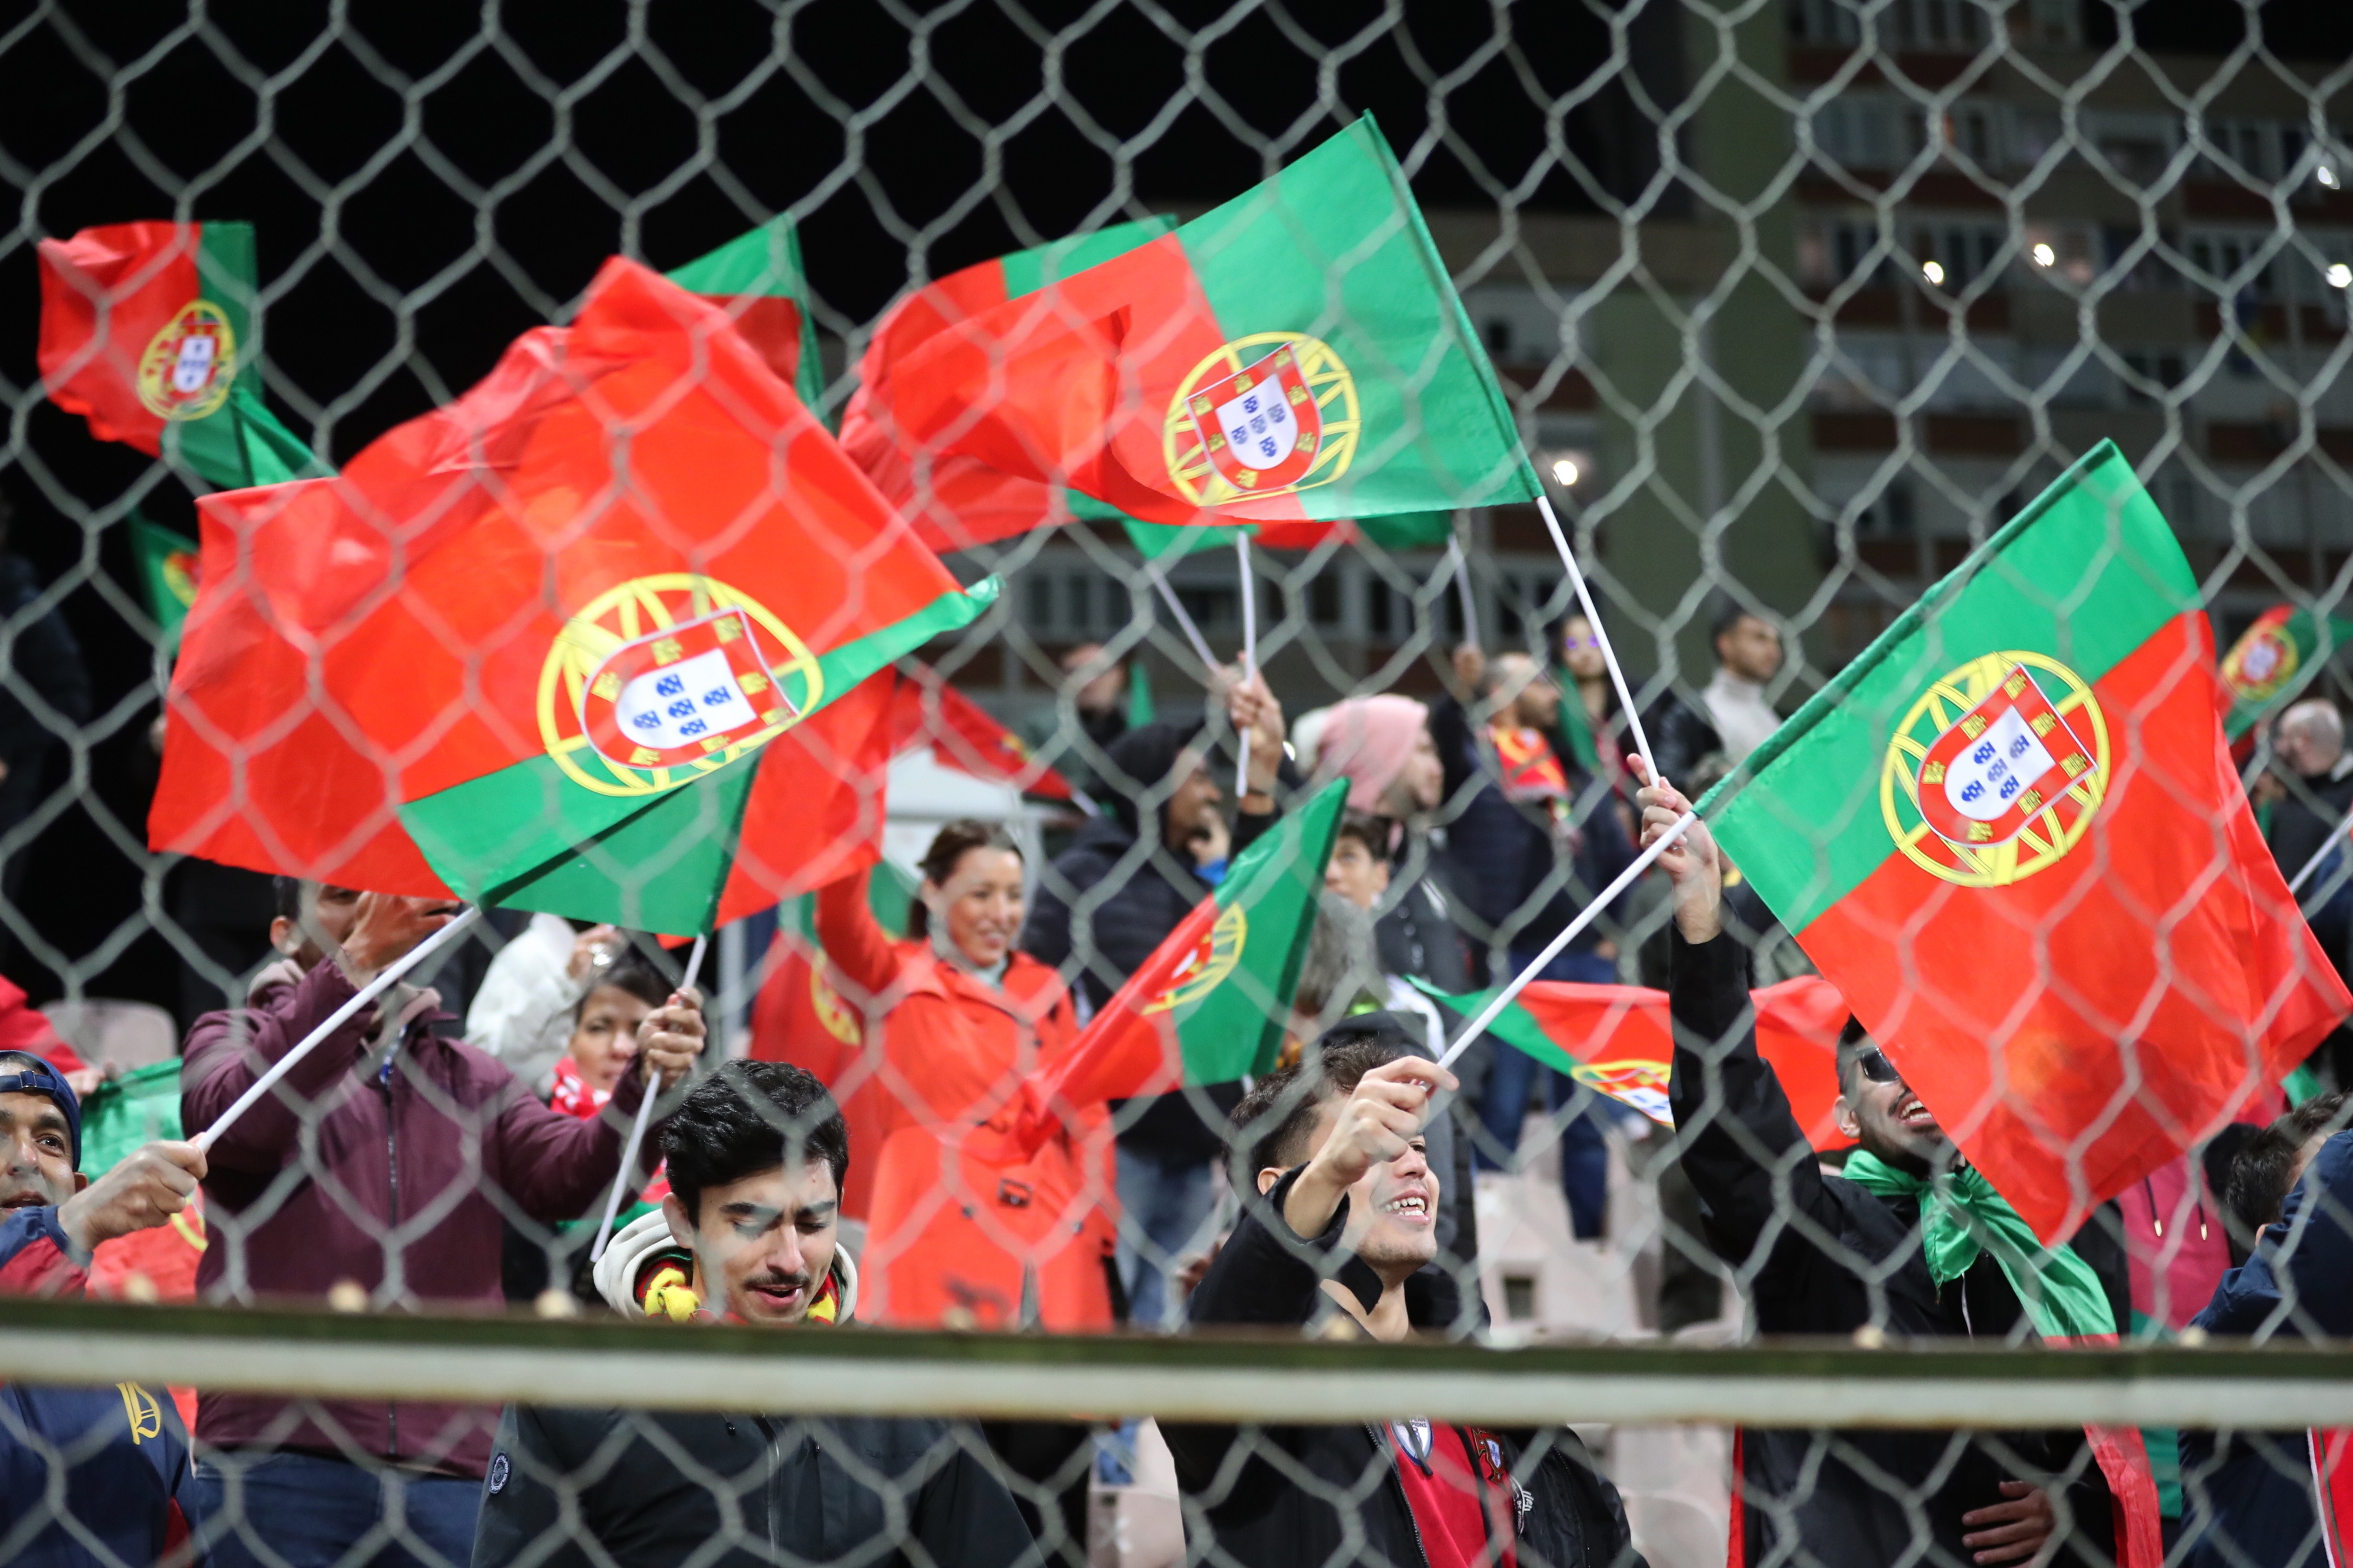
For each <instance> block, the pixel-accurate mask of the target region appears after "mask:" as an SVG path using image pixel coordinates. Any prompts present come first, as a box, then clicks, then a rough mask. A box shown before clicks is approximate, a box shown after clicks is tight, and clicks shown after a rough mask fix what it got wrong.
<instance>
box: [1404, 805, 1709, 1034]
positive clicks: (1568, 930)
mask: <svg viewBox="0 0 2353 1568" xmlns="http://www.w3.org/2000/svg"><path fill="white" fill-rule="evenodd" d="M1698 820H1699V814H1698V813H1697V812H1695V811H1686V812H1684V813H1683V815H1682V816H1679V817H1677V818H1676V819H1675V822H1674V826H1672V827H1670V828H1668V829H1667V830H1666V831H1665V832H1664V833H1662V834H1661V835H1659V841H1658V842H1657V843H1655V844H1653V845H1651V847H1649V848H1648V849H1645V850H1643V851H1642V852H1641V854H1640V855H1637V856H1635V857H1634V863H1633V864H1632V865H1630V866H1629V867H1627V868H1625V869H1624V870H1623V871H1620V872H1619V873H1618V879H1617V880H1616V881H1614V882H1612V883H1610V884H1609V886H1608V887H1606V888H1604V889H1601V891H1600V893H1599V895H1597V896H1596V897H1595V898H1594V900H1593V901H1592V902H1590V903H1588V904H1587V905H1586V906H1585V907H1584V908H1583V909H1581V910H1577V918H1576V919H1575V920H1573V921H1569V922H1568V923H1567V925H1565V926H1563V927H1561V929H1560V934H1559V935H1558V936H1556V937H1555V938H1553V939H1552V940H1551V941H1550V942H1546V943H1545V950H1544V951H1543V952H1540V953H1537V954H1536V956H1535V962H1534V963H1530V964H1529V965H1528V966H1527V967H1526V968H1525V969H1523V970H1521V971H1520V972H1519V973H1517V974H1515V975H1514V976H1513V977H1512V980H1511V983H1510V984H1507V985H1505V986H1504V988H1503V989H1502V990H1501V991H1498V992H1497V993H1495V994H1494V995H1493V996H1491V997H1489V998H1488V999H1487V1005H1485V1006H1484V1007H1482V1008H1480V1009H1479V1016H1477V1017H1475V1018H1472V1020H1471V1022H1470V1023H1469V1024H1467V1025H1465V1026H1463V1030H1462V1033H1461V1034H1460V1035H1458V1036H1456V1037H1455V1039H1454V1043H1453V1044H1452V1045H1451V1046H1449V1047H1446V1054H1445V1055H1444V1056H1442V1057H1440V1058H1438V1065H1439V1066H1440V1067H1442V1068H1446V1067H1452V1066H1453V1065H1454V1058H1457V1057H1459V1056H1461V1054H1462V1053H1463V1052H1464V1051H1467V1050H1469V1049H1470V1048H1471V1042H1472V1041H1473V1040H1475V1039H1477V1038H1478V1037H1480V1036H1481V1035H1482V1034H1484V1033H1485V1032H1486V1029H1487V1026H1488V1025H1490V1024H1492V1023H1493V1022H1494V1021H1495V1020H1496V1018H1497V1017H1498V1016H1501V1015H1502V1013H1503V1011H1504V1008H1506V1007H1508V1006H1510V1005H1512V1000H1513V998H1514V997H1515V996H1517V995H1519V994H1520V993H1521V992H1522V991H1524V990H1525V989H1526V988H1527V984H1528V982H1529V981H1531V980H1534V979H1535V977H1536V976H1537V975H1539V974H1542V973H1544V969H1545V965H1546V964H1547V963H1551V962H1552V961H1553V960H1554V959H1555V958H1556V957H1558V956H1559V954H1560V950H1561V949H1563V948H1565V947H1567V945H1568V944H1569V942H1571V941H1573V940H1574V939H1575V938H1576V936H1577V932H1579V931H1583V930H1584V929H1585V928H1586V927H1587V926H1589V925H1591V924H1592V923H1593V922H1594V921H1596V920H1598V919H1599V918H1600V915H1601V911H1602V910H1605V909H1607V908H1609V900H1612V899H1614V898H1616V897H1617V896H1618V895H1619V894H1620V893H1622V892H1624V891H1625V890H1626V889H1628V888H1630V887H1632V886H1633V885H1634V879H1635V878H1637V877H1639V876H1641V874H1642V873H1643V872H1645V871H1647V870H1649V869H1650V868H1651V862H1652V861H1653V860H1656V859H1657V858H1659V857H1660V856H1662V855H1663V854H1665V853H1666V852H1667V851H1668V850H1669V849H1670V848H1672V847H1673V846H1674V844H1675V841H1676V840H1678V839H1680V838H1681V837H1683V835H1684V834H1685V833H1687V832H1689V831H1690V830H1691V825H1692V824H1693V823H1694V822H1697V821H1698Z"/></svg>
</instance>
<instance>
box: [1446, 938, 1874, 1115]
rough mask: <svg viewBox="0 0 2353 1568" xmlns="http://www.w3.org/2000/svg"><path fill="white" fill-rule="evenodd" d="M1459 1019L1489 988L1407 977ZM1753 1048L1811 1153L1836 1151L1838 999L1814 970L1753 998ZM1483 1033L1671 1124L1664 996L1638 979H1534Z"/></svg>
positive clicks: (1670, 1046) (1473, 1010)
mask: <svg viewBox="0 0 2353 1568" xmlns="http://www.w3.org/2000/svg"><path fill="white" fill-rule="evenodd" d="M1414 984H1417V985H1420V986H1421V989H1422V990H1423V991H1425V992H1427V993H1429V994H1430V996H1431V997H1433V998H1434V999H1436V1000H1437V1001H1438V1002H1439V1003H1440V1005H1443V1006H1445V1007H1447V1008H1448V1009H1450V1010H1451V1011H1452V1012H1454V1013H1457V1014H1459V1015H1461V1016H1462V1017H1464V1018H1472V1017H1476V1016H1478V1015H1479V1013H1480V1011H1481V1010H1482V1008H1484V1007H1485V1006H1486V1005H1487V1003H1488V1001H1489V999H1490V998H1492V997H1493V995H1494V993H1493V992H1492V991H1490V992H1485V993H1478V992H1473V993H1472V994H1468V995H1462V996H1454V995H1450V994H1447V993H1445V992H1443V991H1440V990H1438V989H1437V988H1436V987H1434V986H1430V985H1425V984H1422V983H1421V982H1419V981H1416V982H1415V983H1414ZM1754 999H1755V1002H1756V1005H1757V1054H1758V1055H1760V1056H1762V1057H1763V1058H1765V1060H1766V1062H1767V1064H1768V1065H1770V1066H1771V1068H1773V1076H1774V1077H1775V1078H1777V1079H1780V1081H1781V1092H1782V1093H1783V1094H1785V1095H1787V1096H1788V1100H1789V1109H1790V1110H1791V1111H1792V1112H1793V1113H1795V1115H1796V1116H1797V1119H1798V1125H1799V1127H1801V1128H1803V1129H1804V1130H1805V1133H1806V1141H1807V1142H1810V1143H1811V1144H1812V1145H1813V1146H1814V1147H1815V1148H1817V1149H1838V1148H1843V1147H1845V1145H1846V1143H1847V1140H1846V1139H1845V1138H1844V1137H1842V1136H1841V1135H1840V1132H1839V1130H1838V1124H1837V1123H1836V1122H1835V1121H1833V1120H1832V1119H1831V1105H1832V1103H1833V1102H1834V1101H1835V1100H1837V1099H1838V1096H1839V1085H1838V1039H1839V1031H1840V1030H1841V1029H1842V1028H1844V1027H1845V1026H1846V1020H1847V1008H1846V998H1845V997H1843V996H1841V995H1840V994H1839V993H1838V987H1837V986H1835V985H1832V984H1831V983H1830V982H1829V981H1827V980H1824V979H1822V978H1821V977H1820V976H1819V975H1813V974H1806V975H1800V976H1799V977H1798V978H1796V979H1794V980H1784V981H1782V982H1781V983H1780V984H1777V985H1768V986H1767V987H1765V988H1764V989H1763V990H1761V991H1758V992H1757V993H1756V994H1755V998H1754ZM1487 1032H1488V1033H1489V1034H1491V1035H1493V1036H1494V1037H1496V1038H1497V1039H1499V1040H1501V1041H1503V1042H1504V1044H1505V1045H1507V1046H1510V1047H1512V1048H1514V1050H1518V1051H1524V1052H1525V1053H1526V1054H1527V1055H1529V1056H1531V1057H1534V1058H1535V1059H1536V1060H1538V1061H1540V1062H1542V1063H1544V1064H1545V1065H1546V1067H1548V1068H1553V1069H1554V1070H1555V1071H1556V1072H1564V1073H1567V1075H1568V1076H1569V1077H1570V1078H1572V1079H1576V1080H1577V1082H1578V1083H1581V1084H1584V1085H1585V1086H1586V1087H1588V1089H1592V1090H1593V1091H1594V1092H1595V1093H1596V1094H1606V1095H1608V1096H1609V1098H1610V1099H1612V1100H1617V1101H1619V1102H1620V1103H1621V1104H1624V1105H1629V1106H1631V1107H1633V1109H1635V1110H1639V1111H1641V1113H1642V1114H1643V1115H1645V1116H1647V1117H1649V1118H1650V1119H1651V1121H1656V1122H1660V1123H1662V1125H1665V1126H1669V1127H1672V1126H1673V1125H1674V1113H1673V1110H1672V1108H1671V1106H1670V1105H1669V1103H1668V1098H1667V1097H1668V1089H1669V1085H1670V1084H1671V1083H1672V1079H1673V1072H1674V1062H1675V1041H1674V1024H1673V1020H1672V1018H1671V1017H1670V1016H1669V1015H1668V1011H1667V994H1666V993H1665V992H1663V991H1652V990H1650V989H1648V988H1647V987H1644V986H1641V985H1588V984H1581V983H1579V982H1576V981H1568V980H1534V981H1530V982H1529V983H1528V984H1525V985H1524V986H1522V987H1521V988H1520V994H1518V995H1517V996H1515V997H1514V998H1513V1000H1512V1001H1511V1003H1510V1004H1509V1005H1506V1006H1505V1007H1504V1010H1503V1011H1502V1012H1501V1013H1498V1014H1496V1015H1495V1018H1494V1021H1493V1023H1491V1024H1489V1025H1488V1026H1487Z"/></svg>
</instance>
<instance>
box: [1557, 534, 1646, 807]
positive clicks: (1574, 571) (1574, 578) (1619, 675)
mask: <svg viewBox="0 0 2353 1568" xmlns="http://www.w3.org/2000/svg"><path fill="white" fill-rule="evenodd" d="M1536 510H1539V511H1541V512H1543V513H1544V520H1545V527H1546V528H1548V529H1550V530H1551V531H1552V546H1553V548H1554V549H1555V550H1557V551H1559V552H1560V563H1561V564H1562V565H1564V566H1566V567H1567V568H1568V580H1569V582H1570V583H1572V584H1575V585H1576V588H1577V605H1579V606H1580V607H1581V608H1582V609H1583V610H1584V611H1585V619H1586V623H1587V624H1588V626H1592V628H1593V640H1594V641H1595V642H1597V643H1599V644H1600V645H1601V658H1602V662H1603V663H1605V664H1607V665H1608V666H1609V680H1610V684H1611V685H1613V686H1615V687H1617V689H1618V703H1619V706H1620V708H1622V709H1624V710H1625V712H1626V726H1627V728H1628V729H1630V731H1633V735H1634V751H1635V752H1636V754H1637V755H1639V756H1640V757H1641V759H1642V764H1643V766H1645V767H1647V768H1649V769H1650V770H1651V778H1653V779H1656V778H1657V777H1658V776H1659V760H1658V759H1657V758H1656V757H1653V756H1652V755H1651V738H1650V736H1648V735H1646V734H1644V733H1643V732H1642V716H1641V714H1640V713H1637V712H1636V711H1634V694H1633V692H1631V691H1630V690H1629V689H1627V687H1626V672H1625V671H1624V670H1622V669H1620V668H1618V650H1617V649H1616V648H1614V647H1610V646H1609V628H1608V627H1606V626H1603V625H1602V624H1601V613H1600V612H1599V610H1596V609H1595V608H1594V607H1593V595H1592V593H1591V592H1590V591H1589V590H1588V588H1587V587H1586V585H1585V574H1584V572H1583V571H1581V570H1580V569H1579V568H1578V566H1577V552H1575V551H1573V550H1571V549H1569V547H1568V535H1567V534H1565V533H1563V532H1562V531H1561V530H1560V519H1559V518H1557V517H1555V516H1554V515H1553V510H1552V499H1551V498H1550V497H1549V496H1546V494H1545V493H1544V492H1543V491H1542V490H1541V489H1539V490H1538V491H1537V492H1536ZM1555 657H1558V650H1555ZM1569 695H1570V698H1571V700H1574V697H1575V693H1573V692H1572V693H1570V694H1569Z"/></svg>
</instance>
